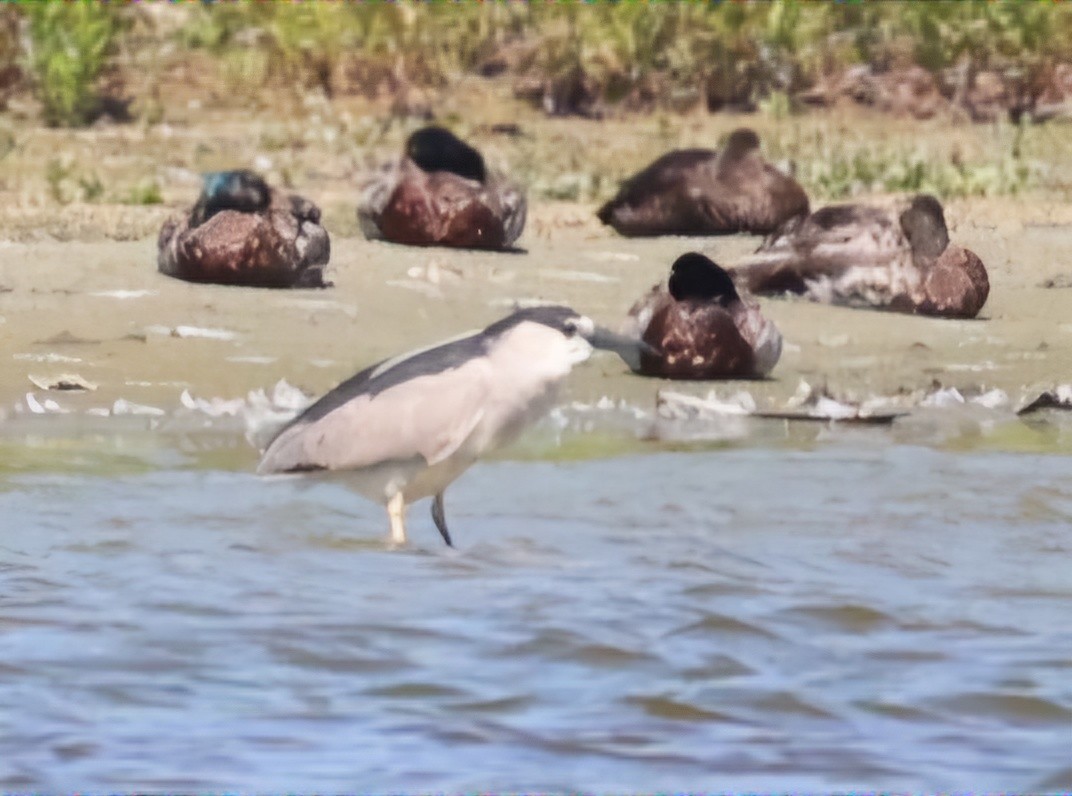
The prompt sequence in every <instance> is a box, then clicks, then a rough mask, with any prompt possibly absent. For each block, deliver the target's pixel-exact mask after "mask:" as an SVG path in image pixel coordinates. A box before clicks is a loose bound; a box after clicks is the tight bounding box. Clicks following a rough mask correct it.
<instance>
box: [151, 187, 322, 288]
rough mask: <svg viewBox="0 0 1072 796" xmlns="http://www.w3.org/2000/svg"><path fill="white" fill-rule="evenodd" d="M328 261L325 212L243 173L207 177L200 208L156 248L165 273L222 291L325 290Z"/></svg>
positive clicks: (168, 226) (166, 231) (172, 226)
mask: <svg viewBox="0 0 1072 796" xmlns="http://www.w3.org/2000/svg"><path fill="white" fill-rule="evenodd" d="M330 254H331V244H330V241H329V239H328V233H327V231H326V230H325V229H324V227H322V226H321V225H320V208H318V207H317V206H316V205H315V204H313V203H312V202H310V201H309V200H307V199H305V198H303V197H301V196H297V195H296V194H285V193H282V192H279V191H275V190H273V189H272V188H271V187H269V185H268V183H266V182H265V181H264V179H263V178H262V177H260V176H259V175H258V174H255V173H254V172H252V171H248V170H245V169H241V170H236V171H219V172H213V173H210V174H206V175H205V178H204V186H203V188H202V191H201V195H200V196H199V197H198V199H197V201H196V202H195V203H194V206H193V207H192V208H191V209H190V211H189V212H187V213H186V214H184V215H183V216H182V217H174V218H171V219H168V220H167V221H166V222H165V223H164V226H163V228H162V229H161V230H160V236H159V239H158V241H157V267H158V268H159V270H160V272H161V273H164V274H167V275H168V276H173V277H176V278H178V279H185V280H187V281H189V282H215V283H218V284H223V285H247V286H251V287H324V286H325V284H326V283H325V282H324V277H323V269H324V266H325V265H327V262H328V259H329V257H330Z"/></svg>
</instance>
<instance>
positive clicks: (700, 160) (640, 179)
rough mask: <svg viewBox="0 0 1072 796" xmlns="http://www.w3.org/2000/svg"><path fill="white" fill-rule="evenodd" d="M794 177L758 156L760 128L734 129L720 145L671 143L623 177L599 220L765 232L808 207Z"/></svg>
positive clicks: (621, 227)
mask: <svg viewBox="0 0 1072 796" xmlns="http://www.w3.org/2000/svg"><path fill="white" fill-rule="evenodd" d="M807 212H808V196H807V194H805V193H804V189H803V188H801V187H800V185H799V184H798V183H797V181H796V180H794V179H793V178H792V177H788V176H786V175H785V174H782V173H781V172H780V171H778V170H777V169H776V168H774V167H773V166H772V165H771V164H770V163H768V162H767V161H766V160H764V158H763V155H762V154H760V151H759V136H757V135H756V134H755V132H753V131H752V130H749V129H747V128H741V129H739V130H735V131H734V132H733V133H732V134H731V135H730V137H729V140H728V141H727V142H726V146H725V147H723V148H722V150H720V151H715V150H711V149H678V150H674V151H673V152H668V153H667V154H665V155H663V156H662V157H661V158H659V159H658V160H656V161H655V162H654V163H652V164H651V165H650V166H648V167H647V168H646V169H644V170H643V171H641V172H639V173H637V174H635V175H634V176H632V177H630V178H629V179H628V180H626V181H625V183H624V184H623V185H622V187H621V189H620V190H619V191H618V195H617V196H615V197H614V198H613V199H611V200H610V201H609V202H607V203H606V204H605V205H603V207H602V208H600V210H599V212H598V216H599V220H600V221H602V222H603V223H604V224H609V225H610V226H612V227H614V229H616V230H617V231H618V232H620V233H621V234H622V235H627V236H630V237H633V236H641V235H722V234H728V233H733V232H750V233H753V234H759V235H765V234H767V233H770V232H773V231H774V230H775V229H777V228H778V227H779V226H781V225H782V224H783V223H784V222H785V221H787V220H788V219H790V218H793V217H794V216H800V215H807Z"/></svg>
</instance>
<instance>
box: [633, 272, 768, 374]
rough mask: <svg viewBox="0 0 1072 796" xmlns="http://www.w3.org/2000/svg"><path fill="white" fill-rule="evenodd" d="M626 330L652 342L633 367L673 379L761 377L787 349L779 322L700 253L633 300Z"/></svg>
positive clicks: (640, 371)
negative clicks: (665, 279)
mask: <svg viewBox="0 0 1072 796" xmlns="http://www.w3.org/2000/svg"><path fill="white" fill-rule="evenodd" d="M626 332H627V333H630V334H632V335H633V336H635V337H639V338H640V339H642V340H643V341H644V342H645V343H647V344H648V345H649V346H650V347H651V348H650V349H649V350H646V351H644V352H642V353H641V357H640V364H639V367H637V368H634V369H635V370H637V371H638V372H639V373H643V374H645V375H648V376H661V377H663V378H668V379H733V378H738V379H743V378H762V377H764V376H766V375H767V374H768V373H770V371H771V369H772V368H773V367H774V366H775V364H776V363H777V362H778V358H779V357H780V356H781V353H782V336H781V334H780V333H779V332H778V329H777V328H776V327H775V326H774V324H773V323H771V322H770V321H769V320H767V319H766V318H764V317H763V315H762V313H760V311H759V307H758V306H757V305H756V304H755V302H753V301H751V300H749V299H746V298H744V297H742V296H741V295H740V293H739V292H738V291H737V287H736V285H735V284H734V282H733V279H732V278H731V277H730V275H729V274H728V273H727V272H726V271H725V270H723V269H722V268H720V267H719V266H718V265H717V264H715V263H714V262H713V261H712V260H711V259H709V258H708V257H705V256H704V255H702V254H699V253H697V252H689V253H688V254H683V255H681V256H680V257H678V258H677V260H675V261H674V264H673V266H671V268H670V277H669V279H668V280H667V281H666V283H665V284H659V285H655V286H654V287H653V288H652V289H651V290H650V291H649V292H648V293H647V295H645V296H644V297H643V298H641V299H640V300H639V301H638V302H637V303H636V304H634V305H633V308H632V309H631V310H629V319H628V321H627V322H626Z"/></svg>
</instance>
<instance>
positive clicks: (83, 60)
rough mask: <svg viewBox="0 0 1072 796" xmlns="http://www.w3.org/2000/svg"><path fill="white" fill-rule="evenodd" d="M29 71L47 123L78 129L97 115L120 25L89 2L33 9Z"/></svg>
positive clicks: (114, 15)
mask: <svg viewBox="0 0 1072 796" xmlns="http://www.w3.org/2000/svg"><path fill="white" fill-rule="evenodd" d="M22 8H23V11H24V13H25V14H26V16H27V18H28V20H29V33H30V42H31V50H30V53H29V65H30V69H31V72H32V75H33V78H34V84H35V86H36V90H37V93H38V96H39V98H40V99H41V102H42V104H43V106H44V116H45V121H46V123H48V124H50V125H54V126H64V127H74V126H78V125H82V124H86V123H87V122H89V121H90V120H91V119H92V117H93V114H94V112H95V111H96V109H97V105H98V99H97V95H96V82H97V78H98V77H100V75H101V72H102V71H103V70H104V67H105V65H106V64H107V59H108V57H109V55H110V53H111V49H112V45H113V41H114V39H115V37H116V35H117V34H118V32H119V27H120V20H119V17H118V15H117V13H116V12H115V11H114V10H113V9H112V8H111V7H109V6H101V5H97V4H96V3H89V2H70V3H50V2H48V3H46V2H36V3H27V4H26V5H24V6H22Z"/></svg>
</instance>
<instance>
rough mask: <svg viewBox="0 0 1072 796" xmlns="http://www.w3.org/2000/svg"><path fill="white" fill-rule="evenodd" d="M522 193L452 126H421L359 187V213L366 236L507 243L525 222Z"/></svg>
mask: <svg viewBox="0 0 1072 796" xmlns="http://www.w3.org/2000/svg"><path fill="white" fill-rule="evenodd" d="M526 209H527V204H526V201H525V195H524V193H523V192H522V191H521V190H520V189H519V188H518V187H517V186H515V185H513V184H511V183H509V182H507V181H506V180H505V179H503V178H502V177H500V176H498V175H496V174H493V173H491V172H489V170H488V169H487V167H486V165H485V163H484V158H483V157H482V156H481V154H480V153H479V152H477V151H476V150H475V149H473V147H471V146H469V145H468V144H466V143H465V142H464V141H462V140H461V139H459V138H458V137H457V136H455V135H454V134H453V133H452V132H450V131H449V130H446V129H444V128H442V127H424V128H422V129H420V130H417V131H416V132H414V133H413V134H412V135H410V137H409V139H408V140H407V141H406V151H405V156H404V157H403V158H402V159H401V160H400V161H398V162H396V163H392V164H391V165H390V166H388V167H387V168H386V169H384V170H383V171H382V172H381V173H379V174H377V175H376V176H375V177H374V178H373V179H372V180H370V181H369V182H368V183H367V184H366V185H365V187H364V189H363V193H362V198H361V201H360V204H359V205H358V208H357V218H358V221H359V223H360V224H361V229H362V231H363V232H364V233H365V237H367V238H369V239H377V238H379V239H383V240H389V241H393V242H394V243H405V244H409V245H411V246H452V247H456V248H463V249H508V248H510V247H511V246H512V245H513V244H514V241H516V240H517V238H518V236H519V235H521V231H522V229H524V227H525V213H526Z"/></svg>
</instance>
